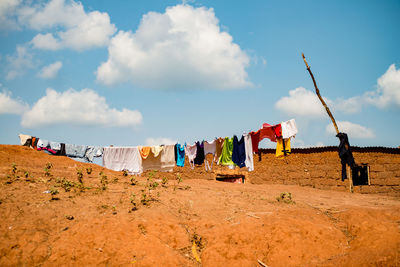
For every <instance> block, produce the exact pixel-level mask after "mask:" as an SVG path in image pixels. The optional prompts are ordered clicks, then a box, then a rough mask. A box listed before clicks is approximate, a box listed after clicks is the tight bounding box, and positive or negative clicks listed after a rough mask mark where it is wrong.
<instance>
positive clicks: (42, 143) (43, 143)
mask: <svg viewBox="0 0 400 267" xmlns="http://www.w3.org/2000/svg"><path fill="white" fill-rule="evenodd" d="M49 145H50V143H49V141H48V140H43V139H40V138H39V141H38V142H37V147H38V148H46V147H48V146H49Z"/></svg>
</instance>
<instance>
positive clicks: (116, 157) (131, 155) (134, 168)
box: [103, 147, 143, 174]
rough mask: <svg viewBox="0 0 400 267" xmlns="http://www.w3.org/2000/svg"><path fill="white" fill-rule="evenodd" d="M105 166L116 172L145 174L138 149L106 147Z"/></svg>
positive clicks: (104, 153)
mask: <svg viewBox="0 0 400 267" xmlns="http://www.w3.org/2000/svg"><path fill="white" fill-rule="evenodd" d="M103 166H104V167H105V168H107V169H111V170H114V171H122V170H127V171H128V172H129V173H130V174H140V173H142V172H143V168H142V157H141V156H140V153H139V149H138V148H137V147H105V148H104V150H103Z"/></svg>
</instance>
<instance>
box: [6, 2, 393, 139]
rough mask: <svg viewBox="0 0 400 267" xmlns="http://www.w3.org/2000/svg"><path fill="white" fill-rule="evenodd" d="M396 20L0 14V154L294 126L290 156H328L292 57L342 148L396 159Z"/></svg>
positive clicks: (36, 5)
mask: <svg viewBox="0 0 400 267" xmlns="http://www.w3.org/2000/svg"><path fill="white" fill-rule="evenodd" d="M399 14H400V2H399V1H398V0H396V1H390V0H386V1H378V0H376V1H266V0H254V1H211V0H210V1H205V0H204V1H203V0H196V1H184V2H182V1H172V0H168V1H165V0H163V1H161V0H154V1H144V0H139V1H123V0H118V1H117V0H116V1H107V0H86V1H81V2H78V1H74V0H50V1H22V0H2V1H0V143H3V144H16V143H18V136H17V135H18V134H19V133H25V134H30V135H34V136H38V137H40V138H43V139H48V140H52V141H60V142H64V143H75V144H88V145H89V144H91V145H110V144H114V145H127V146H128V145H144V144H162V143H168V142H175V141H178V142H181V143H183V142H188V143H191V142H193V141H196V140H203V139H212V138H214V137H219V136H223V137H224V136H232V135H233V134H236V135H239V134H242V133H244V132H248V131H250V130H257V129H259V128H260V127H261V125H262V124H263V123H265V122H267V123H270V124H276V123H280V122H282V121H286V120H289V119H291V118H295V119H296V122H297V126H298V128H299V134H298V135H297V137H296V139H295V141H294V142H293V146H295V147H308V146H320V145H337V144H338V140H337V138H336V137H335V131H334V129H333V126H332V125H331V122H330V119H329V117H328V116H327V114H326V112H325V111H324V109H323V107H322V105H321V103H320V102H319V101H318V99H317V97H316V95H315V93H314V87H313V84H312V81H311V79H310V76H309V74H308V72H307V70H306V68H305V65H304V62H303V60H302V58H301V53H302V52H303V53H304V54H305V55H306V58H307V60H308V63H309V64H310V66H311V70H312V71H313V73H314V76H315V78H316V80H317V83H318V86H319V88H320V91H321V93H322V95H323V97H324V98H325V100H326V102H327V103H328V105H329V107H330V108H331V110H332V112H333V114H334V116H335V118H336V120H337V123H338V126H339V129H340V131H343V132H347V133H348V135H349V138H350V143H351V144H353V145H359V146H390V147H397V146H399V145H400V141H399V137H398V136H399V135H398V132H399V131H400V123H399V122H400V119H399V115H400V34H399V29H400V16H399ZM262 146H265V147H274V144H272V143H271V142H268V141H263V143H262Z"/></svg>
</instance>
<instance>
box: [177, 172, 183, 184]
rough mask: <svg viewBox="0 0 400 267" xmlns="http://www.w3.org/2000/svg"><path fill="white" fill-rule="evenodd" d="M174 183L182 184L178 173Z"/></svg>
mask: <svg viewBox="0 0 400 267" xmlns="http://www.w3.org/2000/svg"><path fill="white" fill-rule="evenodd" d="M176 181H177V182H178V184H180V183H182V177H181V174H180V173H177V174H176Z"/></svg>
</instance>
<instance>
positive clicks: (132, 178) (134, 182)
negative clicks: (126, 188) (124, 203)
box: [131, 176, 139, 185]
mask: <svg viewBox="0 0 400 267" xmlns="http://www.w3.org/2000/svg"><path fill="white" fill-rule="evenodd" d="M138 184H139V181H138V180H136V178H135V177H134V176H132V177H131V185H138Z"/></svg>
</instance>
